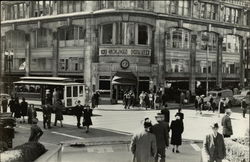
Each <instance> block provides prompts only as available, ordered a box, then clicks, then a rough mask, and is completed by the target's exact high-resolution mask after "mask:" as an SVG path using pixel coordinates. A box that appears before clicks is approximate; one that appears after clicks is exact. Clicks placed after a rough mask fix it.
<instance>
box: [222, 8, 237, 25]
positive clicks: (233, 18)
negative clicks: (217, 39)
mask: <svg viewBox="0 0 250 162" xmlns="http://www.w3.org/2000/svg"><path fill="white" fill-rule="evenodd" d="M240 13H241V10H240V9H236V8H231V7H225V8H224V19H223V21H224V22H229V23H233V24H238V23H239V22H240Z"/></svg>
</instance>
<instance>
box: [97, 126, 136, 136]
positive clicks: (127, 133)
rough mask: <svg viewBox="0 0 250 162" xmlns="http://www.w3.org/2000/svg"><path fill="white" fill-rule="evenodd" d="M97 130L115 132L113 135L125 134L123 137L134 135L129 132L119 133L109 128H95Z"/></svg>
mask: <svg viewBox="0 0 250 162" xmlns="http://www.w3.org/2000/svg"><path fill="white" fill-rule="evenodd" d="M95 128H98V129H100V130H104V131H109V132H113V133H118V134H123V135H132V133H129V132H122V131H118V130H113V129H107V128H99V127H95Z"/></svg>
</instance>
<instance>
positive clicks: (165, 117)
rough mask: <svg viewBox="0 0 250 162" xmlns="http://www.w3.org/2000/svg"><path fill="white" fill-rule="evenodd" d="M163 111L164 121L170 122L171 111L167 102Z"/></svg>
mask: <svg viewBox="0 0 250 162" xmlns="http://www.w3.org/2000/svg"><path fill="white" fill-rule="evenodd" d="M161 113H162V114H163V115H164V121H165V122H168V123H169V121H170V112H169V109H168V105H167V104H165V106H164V108H163V109H162V110H161Z"/></svg>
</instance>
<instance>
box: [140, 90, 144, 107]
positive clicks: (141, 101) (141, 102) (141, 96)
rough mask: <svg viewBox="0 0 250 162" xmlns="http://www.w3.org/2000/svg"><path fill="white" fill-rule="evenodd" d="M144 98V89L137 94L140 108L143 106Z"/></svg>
mask: <svg viewBox="0 0 250 162" xmlns="http://www.w3.org/2000/svg"><path fill="white" fill-rule="evenodd" d="M144 98H145V93H144V91H142V92H141V94H140V95H139V99H140V106H141V108H143V107H144V104H145V102H144Z"/></svg>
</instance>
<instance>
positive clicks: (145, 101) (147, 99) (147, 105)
mask: <svg viewBox="0 0 250 162" xmlns="http://www.w3.org/2000/svg"><path fill="white" fill-rule="evenodd" d="M144 103H145V108H146V110H147V109H148V108H149V97H148V93H147V92H145V98H144Z"/></svg>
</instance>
